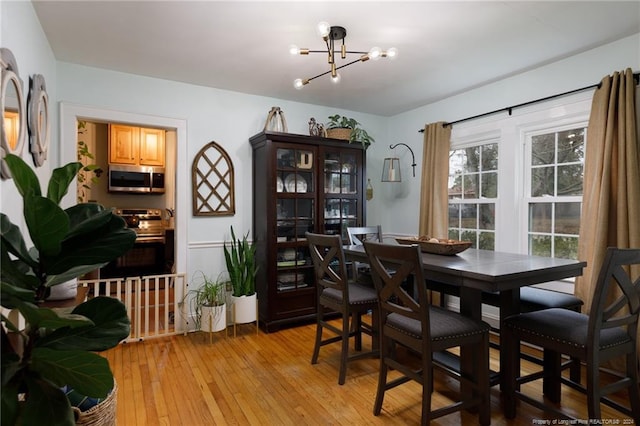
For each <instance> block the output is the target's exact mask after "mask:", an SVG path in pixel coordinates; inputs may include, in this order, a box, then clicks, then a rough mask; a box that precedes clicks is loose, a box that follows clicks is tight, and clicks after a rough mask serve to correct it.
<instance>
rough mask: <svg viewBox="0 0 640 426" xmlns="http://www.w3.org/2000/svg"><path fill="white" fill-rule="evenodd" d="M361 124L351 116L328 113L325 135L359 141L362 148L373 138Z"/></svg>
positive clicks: (366, 146) (367, 145)
mask: <svg viewBox="0 0 640 426" xmlns="http://www.w3.org/2000/svg"><path fill="white" fill-rule="evenodd" d="M360 126H361V124H360V123H359V122H358V121H356V120H355V119H353V118H348V117H344V116H342V115H340V114H335V115H330V116H329V123H327V137H330V138H335V139H344V140H348V141H349V143H354V142H360V143H361V144H362V146H363V147H364V148H368V147H369V145H371V143H372V142H375V139H374V138H373V137H371V136H370V135H369V134H368V133H367V131H366V130H364V129H363V128H362V127H360Z"/></svg>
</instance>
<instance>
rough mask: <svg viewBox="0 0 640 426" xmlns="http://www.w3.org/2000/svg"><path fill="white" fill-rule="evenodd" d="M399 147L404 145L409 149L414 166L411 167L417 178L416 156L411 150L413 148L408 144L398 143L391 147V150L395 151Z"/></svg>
mask: <svg viewBox="0 0 640 426" xmlns="http://www.w3.org/2000/svg"><path fill="white" fill-rule="evenodd" d="M399 145H403V146H406V147H407V148H408V149H409V152H410V153H411V158H412V160H413V161H412V164H411V167H412V168H413V177H416V156H415V155H414V154H413V150H412V149H411V147H410V146H409V145H407V144H406V143H402V142H400V143H397V144H395V145H389V148H390V149H394V148H395V147H397V146H399Z"/></svg>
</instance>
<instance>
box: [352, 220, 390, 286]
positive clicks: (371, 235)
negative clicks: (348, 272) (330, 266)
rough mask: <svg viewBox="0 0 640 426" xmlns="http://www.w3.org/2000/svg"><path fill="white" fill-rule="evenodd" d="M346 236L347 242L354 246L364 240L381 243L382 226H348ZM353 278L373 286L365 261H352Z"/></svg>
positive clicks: (359, 244)
mask: <svg viewBox="0 0 640 426" xmlns="http://www.w3.org/2000/svg"><path fill="white" fill-rule="evenodd" d="M347 236H348V240H347V242H348V243H349V244H351V245H355V246H361V245H362V243H364V242H365V241H375V242H378V243H381V242H382V241H383V237H382V226H380V225H373V226H349V227H347ZM353 278H354V279H355V280H360V281H361V283H364V284H368V285H371V286H372V287H373V281H371V273H370V272H369V264H367V263H363V262H353Z"/></svg>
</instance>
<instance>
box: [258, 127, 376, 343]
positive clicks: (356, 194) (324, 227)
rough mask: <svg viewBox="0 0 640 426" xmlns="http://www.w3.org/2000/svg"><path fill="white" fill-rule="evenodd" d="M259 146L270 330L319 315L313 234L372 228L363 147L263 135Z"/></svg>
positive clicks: (261, 292) (261, 300)
mask: <svg viewBox="0 0 640 426" xmlns="http://www.w3.org/2000/svg"><path fill="white" fill-rule="evenodd" d="M250 142H251V145H252V148H253V232H252V235H253V239H254V241H255V243H256V262H257V264H258V273H257V276H256V289H257V291H258V306H259V315H260V323H261V324H262V325H263V327H264V328H265V330H266V331H267V332H271V331H275V330H278V329H279V328H280V327H281V326H283V325H288V324H292V323H296V322H301V321H304V320H311V319H313V318H314V317H315V313H316V288H315V279H314V273H313V264H312V262H311V257H310V255H309V248H308V245H307V241H306V238H305V232H307V231H309V232H315V233H325V234H339V235H341V236H342V237H343V239H344V240H345V241H346V239H347V234H346V228H347V227H348V226H362V225H363V224H364V223H365V205H364V196H363V194H364V191H365V179H364V178H365V163H366V161H365V160H366V156H365V154H366V151H365V150H364V148H363V147H362V146H361V145H360V144H349V143H347V142H345V141H341V140H337V139H329V138H321V137H315V136H305V135H294V134H288V133H276V132H262V133H259V134H257V135H255V136H253V137H252V138H251V139H250Z"/></svg>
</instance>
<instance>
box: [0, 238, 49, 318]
mask: <svg viewBox="0 0 640 426" xmlns="http://www.w3.org/2000/svg"><path fill="white" fill-rule="evenodd" d="M5 242H6V241H5V240H4V239H0V266H1V269H0V274H1V276H2V282H3V283H6V284H10V285H12V286H14V287H16V288H18V289H24V290H25V291H27V290H35V289H36V288H38V286H39V285H40V281H39V280H38V278H36V277H35V276H34V275H32V273H30V272H31V271H32V268H34V267H37V263H36V265H35V266H31V267H30V266H29V265H27V264H26V263H24V262H22V261H21V260H20V259H15V260H12V259H11V258H10V257H9V252H8V251H7V247H6V244H5ZM34 296H35V293H33V292H32V294H31V299H23V300H31V301H33V300H34V299H33V297H34ZM2 306H5V307H8V308H11V307H9V306H6V304H5V300H4V299H3V300H2Z"/></svg>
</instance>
